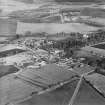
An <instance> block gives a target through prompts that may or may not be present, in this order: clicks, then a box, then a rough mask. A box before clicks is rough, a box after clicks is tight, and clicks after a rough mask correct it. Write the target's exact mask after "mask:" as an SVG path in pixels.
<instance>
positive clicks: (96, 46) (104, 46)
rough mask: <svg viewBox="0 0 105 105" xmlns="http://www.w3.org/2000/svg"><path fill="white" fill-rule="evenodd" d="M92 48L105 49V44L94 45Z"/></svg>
mask: <svg viewBox="0 0 105 105" xmlns="http://www.w3.org/2000/svg"><path fill="white" fill-rule="evenodd" d="M92 47H95V48H99V49H105V43H102V44H97V45H94V46H92Z"/></svg>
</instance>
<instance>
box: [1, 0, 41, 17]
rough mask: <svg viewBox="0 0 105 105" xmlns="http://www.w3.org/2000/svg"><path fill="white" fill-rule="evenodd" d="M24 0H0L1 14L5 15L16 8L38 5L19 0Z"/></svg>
mask: <svg viewBox="0 0 105 105" xmlns="http://www.w3.org/2000/svg"><path fill="white" fill-rule="evenodd" d="M21 1H25V0H16V1H15V0H0V12H1V14H2V15H6V14H8V13H11V12H13V11H17V10H26V9H35V8H38V7H39V6H40V4H36V3H31V2H27V3H26V2H21ZM27 1H28V0H27Z"/></svg>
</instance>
